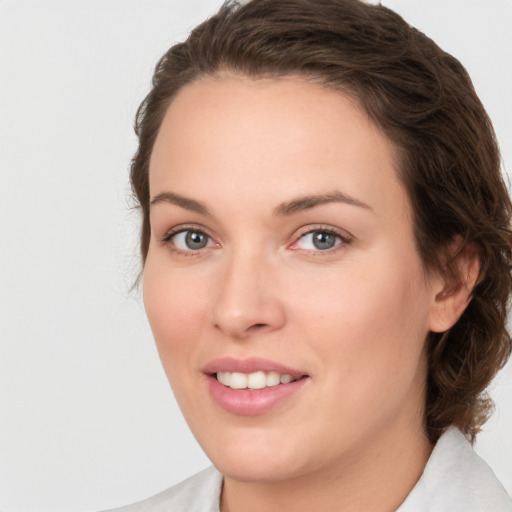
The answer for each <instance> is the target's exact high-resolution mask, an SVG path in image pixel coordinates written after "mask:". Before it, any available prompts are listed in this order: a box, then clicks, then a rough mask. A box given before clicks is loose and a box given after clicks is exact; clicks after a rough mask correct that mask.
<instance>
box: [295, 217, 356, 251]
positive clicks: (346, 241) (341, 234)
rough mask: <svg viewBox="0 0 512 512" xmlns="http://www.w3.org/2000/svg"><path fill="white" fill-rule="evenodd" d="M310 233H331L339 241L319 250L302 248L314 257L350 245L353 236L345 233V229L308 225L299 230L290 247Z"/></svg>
mask: <svg viewBox="0 0 512 512" xmlns="http://www.w3.org/2000/svg"><path fill="white" fill-rule="evenodd" d="M312 233H324V234H327V235H332V236H334V237H336V238H339V239H340V243H339V244H336V245H335V246H334V247H332V248H329V249H325V250H321V249H316V250H304V252H305V254H306V255H308V256H315V257H322V256H328V255H332V254H334V253H336V252H338V251H339V250H342V249H343V248H344V247H346V246H347V245H350V244H351V243H352V242H353V241H354V237H353V236H352V235H350V234H349V233H347V232H346V231H341V230H338V229H335V228H333V227H332V226H325V225H322V224H318V225H313V226H308V227H307V228H305V229H304V230H303V231H302V232H299V235H298V237H297V238H296V239H295V241H294V242H293V243H292V244H291V246H290V247H293V246H294V245H296V244H298V242H299V241H300V240H301V239H302V238H303V237H305V236H306V235H309V234H312ZM292 250H300V249H292Z"/></svg>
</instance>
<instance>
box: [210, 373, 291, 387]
mask: <svg viewBox="0 0 512 512" xmlns="http://www.w3.org/2000/svg"><path fill="white" fill-rule="evenodd" d="M217 380H218V381H219V382H220V383H221V384H223V385H224V386H226V387H229V388H231V389H247V388H249V389H263V388H265V387H271V386H277V385H278V384H289V383H290V382H293V381H294V380H297V379H294V378H293V377H292V376H291V375H288V374H283V375H281V374H280V373H277V372H268V373H265V372H262V371H259V372H254V373H249V374H246V373H240V372H217Z"/></svg>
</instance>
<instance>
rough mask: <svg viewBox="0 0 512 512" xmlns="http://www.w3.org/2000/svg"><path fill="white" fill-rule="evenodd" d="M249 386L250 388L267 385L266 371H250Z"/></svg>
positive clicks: (259, 387)
mask: <svg viewBox="0 0 512 512" xmlns="http://www.w3.org/2000/svg"><path fill="white" fill-rule="evenodd" d="M247 387H248V388H250V389H263V388H265V387H267V376H266V375H265V372H256V373H250V374H249V376H248V377H247Z"/></svg>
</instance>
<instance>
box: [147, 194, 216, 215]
mask: <svg viewBox="0 0 512 512" xmlns="http://www.w3.org/2000/svg"><path fill="white" fill-rule="evenodd" d="M160 203H169V204H174V205H176V206H179V207H180V208H184V209H185V210H189V211H191V212H195V213H199V214H201V215H210V212H209V210H208V208H207V207H206V206H205V205H204V204H203V203H200V202H199V201H196V200H195V199H190V198H189V197H185V196H181V195H179V194H175V193H174V192H162V193H161V194H157V195H156V196H155V197H153V199H151V203H150V205H151V206H154V205H155V204H160Z"/></svg>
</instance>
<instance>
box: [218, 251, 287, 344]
mask: <svg viewBox="0 0 512 512" xmlns="http://www.w3.org/2000/svg"><path fill="white" fill-rule="evenodd" d="M225 265H226V266H225V271H224V272H223V273H222V276H221V283H220V286H219V294H218V295H217V297H216V301H215V303H214V305H213V315H212V323H213V325H214V327H215V328H216V329H219V330H220V331H222V332H223V333H224V334H225V335H227V336H229V337H230V338H232V339H237V340H243V339H247V338H249V337H250V336H252V335H253V334H256V333H259V334H263V333H265V332H272V331H275V330H277V329H280V328H281V327H283V325H284V324H285V322H286V315H285V309H284V304H283V302H282V300H281V298H280V296H279V295H280V294H279V292H278V290H277V286H276V281H277V280H276V277H277V275H276V274H277V269H276V268H274V266H273V265H272V264H271V262H269V261H265V260H264V258H262V257H258V256H257V255H247V254H246V255H241V254H240V255H233V256H232V257H231V258H230V260H229V261H226V262H225Z"/></svg>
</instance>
